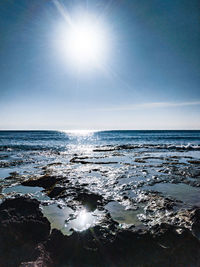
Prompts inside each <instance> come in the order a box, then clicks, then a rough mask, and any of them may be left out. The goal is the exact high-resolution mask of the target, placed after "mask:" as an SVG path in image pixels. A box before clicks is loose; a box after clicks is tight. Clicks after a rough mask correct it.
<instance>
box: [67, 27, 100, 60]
mask: <svg viewBox="0 0 200 267" xmlns="http://www.w3.org/2000/svg"><path fill="white" fill-rule="evenodd" d="M66 35H67V36H66V38H67V42H66V52H67V53H68V55H69V56H70V57H71V60H75V61H76V62H77V63H79V64H84V65H85V64H86V65H87V64H98V63H99V62H100V60H101V56H103V53H104V52H105V51H104V45H105V40H104V38H103V34H102V32H101V29H99V28H98V27H97V25H92V23H89V22H85V23H80V24H77V25H74V26H73V27H71V29H70V30H69V31H68V32H67V33H66Z"/></svg>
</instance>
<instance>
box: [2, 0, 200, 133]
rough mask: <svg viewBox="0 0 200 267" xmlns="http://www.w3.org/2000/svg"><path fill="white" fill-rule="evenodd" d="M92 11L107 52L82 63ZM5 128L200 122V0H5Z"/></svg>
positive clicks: (141, 126)
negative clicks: (72, 39)
mask: <svg viewBox="0 0 200 267" xmlns="http://www.w3.org/2000/svg"><path fill="white" fill-rule="evenodd" d="M85 14H88V16H89V17H90V20H94V24H95V23H96V21H97V20H98V21H99V23H100V25H101V29H102V31H103V32H104V34H105V40H102V42H103V45H104V46H105V51H104V50H102V51H104V52H105V53H104V54H103V52H102V55H100V56H99V59H98V60H99V62H98V63H99V64H97V65H95V66H89V67H88V66H84V64H83V65H82V66H81V67H80V66H77V65H76V64H74V62H72V61H73V57H74V61H75V56H77V55H74V54H73V53H72V60H71V61H70V62H69V58H68V57H66V55H65V52H66V53H67V49H66V51H65V49H63V47H61V45H60V48H59V43H60V42H61V41H60V40H61V39H62V40H63V39H65V37H66V36H64V35H67V34H68V32H67V31H66V32H65V31H64V32H62V33H61V28H62V29H63V28H65V24H67V22H66V18H72V19H73V16H75V15H76V17H78V16H79V20H80V23H81V19H82V18H83V17H84V16H85ZM90 23H91V26H93V22H92V21H90ZM66 28H67V26H66ZM97 34H98V31H97ZM80 43H81V42H80ZM66 46H67V44H66ZM79 46H80V44H79ZM99 49H102V47H101V41H99ZM100 59H101V60H102V62H101V60H100ZM0 129H200V2H199V0H190V1H189V0H166V1H163V0H110V1H109V0H73V1H72V0H62V1H51V0H2V1H0Z"/></svg>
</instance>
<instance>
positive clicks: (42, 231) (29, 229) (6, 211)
mask: <svg viewBox="0 0 200 267" xmlns="http://www.w3.org/2000/svg"><path fill="white" fill-rule="evenodd" d="M49 233H50V223H49V221H48V220H47V219H46V218H45V217H43V214H42V213H41V211H40V209H39V202H38V201H37V200H34V199H30V198H25V197H16V198H15V199H6V200H5V201H4V202H3V203H2V204H1V205H0V266H4V267H6V266H9V267H12V266H19V264H20V263H21V262H22V261H24V260H29V258H30V256H31V255H32V252H33V250H34V248H35V246H36V245H37V244H38V243H40V242H42V241H44V240H46V239H47V238H48V236H49Z"/></svg>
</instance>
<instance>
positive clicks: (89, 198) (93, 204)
mask: <svg viewBox="0 0 200 267" xmlns="http://www.w3.org/2000/svg"><path fill="white" fill-rule="evenodd" d="M74 199H75V200H78V201H79V202H81V203H82V205H83V206H85V207H86V208H87V209H88V210H89V211H94V210H95V209H96V208H97V207H98V205H100V204H101V203H102V201H103V197H102V196H100V195H98V194H94V193H92V192H87V191H85V192H80V193H78V194H77V196H76V197H75V198H74Z"/></svg>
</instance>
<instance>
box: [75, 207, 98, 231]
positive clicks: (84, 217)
mask: <svg viewBox="0 0 200 267" xmlns="http://www.w3.org/2000/svg"><path fill="white" fill-rule="evenodd" d="M95 223H96V217H95V216H94V214H92V213H91V212H88V211H87V210H86V209H82V210H81V211H80V212H79V213H78V216H77V218H76V219H75V220H73V221H71V227H72V228H74V229H75V230H77V231H83V230H86V229H88V228H89V227H90V226H92V225H94V224H95Z"/></svg>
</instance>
